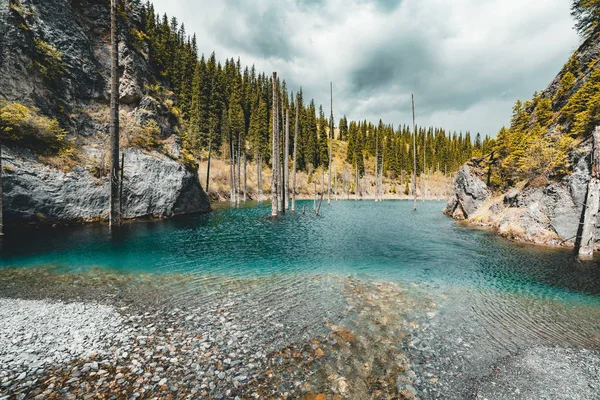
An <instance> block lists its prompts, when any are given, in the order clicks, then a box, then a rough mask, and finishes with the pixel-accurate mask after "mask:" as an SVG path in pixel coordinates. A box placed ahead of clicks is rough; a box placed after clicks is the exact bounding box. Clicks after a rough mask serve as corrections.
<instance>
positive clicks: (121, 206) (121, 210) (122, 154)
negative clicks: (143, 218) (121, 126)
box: [119, 152, 125, 220]
mask: <svg viewBox="0 0 600 400" xmlns="http://www.w3.org/2000/svg"><path fill="white" fill-rule="evenodd" d="M124 171H125V153H124V152H123V153H121V179H120V182H119V217H120V218H121V220H123V173H124Z"/></svg>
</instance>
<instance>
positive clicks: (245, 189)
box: [242, 149, 248, 203]
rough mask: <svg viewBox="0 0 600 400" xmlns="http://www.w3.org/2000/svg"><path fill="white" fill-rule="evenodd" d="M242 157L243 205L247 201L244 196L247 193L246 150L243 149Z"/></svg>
mask: <svg viewBox="0 0 600 400" xmlns="http://www.w3.org/2000/svg"><path fill="white" fill-rule="evenodd" d="M242 156H243V157H244V203H245V202H246V200H247V196H246V192H247V188H248V169H247V167H246V164H247V163H246V149H244V152H243V153H242Z"/></svg>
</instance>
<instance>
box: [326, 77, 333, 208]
mask: <svg viewBox="0 0 600 400" xmlns="http://www.w3.org/2000/svg"><path fill="white" fill-rule="evenodd" d="M329 85H330V93H331V97H330V98H331V116H330V118H329V167H328V169H327V174H328V175H329V183H328V185H327V204H329V205H331V161H332V157H333V136H334V133H333V129H334V125H333V82H330V84H329Z"/></svg>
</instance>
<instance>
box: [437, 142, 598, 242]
mask: <svg viewBox="0 0 600 400" xmlns="http://www.w3.org/2000/svg"><path fill="white" fill-rule="evenodd" d="M590 151H591V149H590V148H589V146H587V145H586V143H583V144H582V146H581V147H580V148H579V149H578V150H577V151H576V152H574V153H573V155H572V156H573V157H579V158H575V159H574V161H573V163H574V164H575V166H574V168H573V173H572V174H571V175H568V176H566V177H565V178H563V179H562V180H561V181H559V182H552V183H549V184H547V185H546V186H543V187H534V186H527V185H525V184H522V185H520V186H518V187H515V188H512V189H510V190H509V191H508V192H506V193H503V194H498V195H496V196H493V195H492V191H491V190H490V189H489V188H488V187H487V186H486V185H485V183H484V182H483V181H482V180H481V179H480V178H479V176H481V175H482V174H483V171H481V170H480V169H479V168H477V167H473V166H469V165H465V166H463V167H462V168H461V169H460V171H459V174H458V176H457V178H456V182H455V192H456V193H455V195H454V196H452V198H451V199H450V200H449V201H448V205H447V207H446V209H445V210H444V213H445V214H446V215H449V216H452V217H453V218H455V219H459V220H462V219H466V220H467V221H468V222H469V223H471V224H474V225H481V226H489V227H492V228H493V229H495V230H496V231H497V232H498V233H499V234H500V235H502V236H504V237H507V238H510V239H515V240H519V241H524V242H530V243H535V244H543V245H551V246H565V247H572V246H574V245H575V242H576V240H577V236H578V233H579V232H578V229H579V226H580V219H581V216H582V213H583V205H584V203H585V196H586V192H587V185H588V181H589V176H590V163H591V159H590ZM482 185H483V186H482ZM598 234H600V230H599V231H598ZM597 237H600V236H597Z"/></svg>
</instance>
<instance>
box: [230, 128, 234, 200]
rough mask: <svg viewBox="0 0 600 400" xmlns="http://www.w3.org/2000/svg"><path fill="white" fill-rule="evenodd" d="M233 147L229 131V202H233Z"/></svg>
mask: <svg viewBox="0 0 600 400" xmlns="http://www.w3.org/2000/svg"><path fill="white" fill-rule="evenodd" d="M233 152H234V149H233V136H232V135H231V131H230V132H229V201H230V202H231V203H235V178H234V175H233V171H234V168H233V157H234V153H233Z"/></svg>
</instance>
